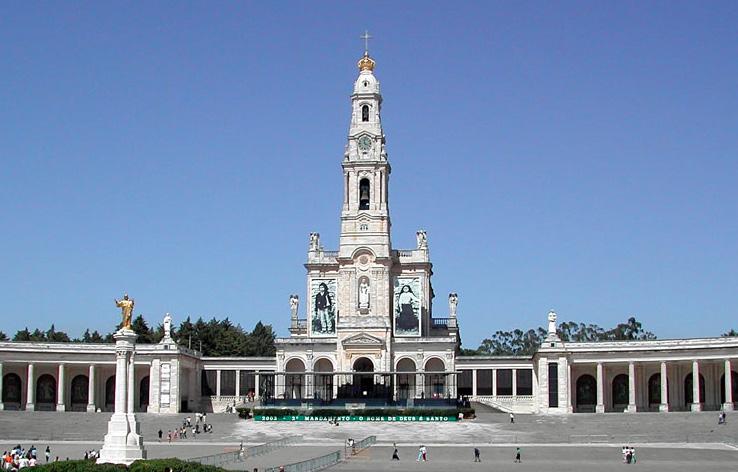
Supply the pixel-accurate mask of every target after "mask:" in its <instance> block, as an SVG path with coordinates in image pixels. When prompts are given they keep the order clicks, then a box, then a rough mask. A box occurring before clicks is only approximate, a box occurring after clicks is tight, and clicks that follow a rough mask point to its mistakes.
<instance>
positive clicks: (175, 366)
mask: <svg viewBox="0 0 738 472" xmlns="http://www.w3.org/2000/svg"><path fill="white" fill-rule="evenodd" d="M169 365H170V371H169V372H170V373H169V376H170V377H169V413H179V412H180V408H181V405H182V394H181V389H180V375H181V370H182V369H180V365H179V359H178V358H177V357H174V358H172V360H171V361H169Z"/></svg>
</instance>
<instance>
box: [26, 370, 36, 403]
mask: <svg viewBox="0 0 738 472" xmlns="http://www.w3.org/2000/svg"><path fill="white" fill-rule="evenodd" d="M34 367H35V366H34V365H33V364H31V363H29V364H28V382H26V411H33V410H35V409H36V373H35V372H34Z"/></svg>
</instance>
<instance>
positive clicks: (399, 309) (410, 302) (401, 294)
mask: <svg viewBox="0 0 738 472" xmlns="http://www.w3.org/2000/svg"><path fill="white" fill-rule="evenodd" d="M421 299H422V287H421V285H420V277H395V281H394V304H393V306H394V314H395V336H420V301H421Z"/></svg>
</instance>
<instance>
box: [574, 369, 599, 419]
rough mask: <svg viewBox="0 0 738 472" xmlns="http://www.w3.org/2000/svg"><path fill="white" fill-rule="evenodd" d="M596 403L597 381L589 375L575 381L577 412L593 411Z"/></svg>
mask: <svg viewBox="0 0 738 472" xmlns="http://www.w3.org/2000/svg"><path fill="white" fill-rule="evenodd" d="M595 403H597V381H596V380H595V378H594V377H592V376H591V375H589V374H584V375H582V376H580V377H579V378H578V379H577V411H594V406H595Z"/></svg>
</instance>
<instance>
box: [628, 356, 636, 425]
mask: <svg viewBox="0 0 738 472" xmlns="http://www.w3.org/2000/svg"><path fill="white" fill-rule="evenodd" d="M635 384H636V375H635V362H633V361H631V362H628V413H635V412H636V385H635Z"/></svg>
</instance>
